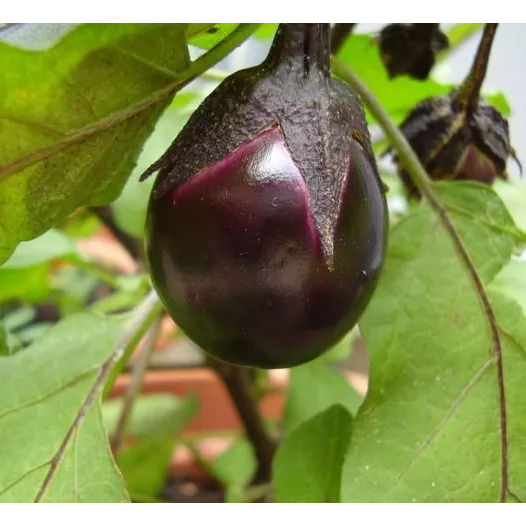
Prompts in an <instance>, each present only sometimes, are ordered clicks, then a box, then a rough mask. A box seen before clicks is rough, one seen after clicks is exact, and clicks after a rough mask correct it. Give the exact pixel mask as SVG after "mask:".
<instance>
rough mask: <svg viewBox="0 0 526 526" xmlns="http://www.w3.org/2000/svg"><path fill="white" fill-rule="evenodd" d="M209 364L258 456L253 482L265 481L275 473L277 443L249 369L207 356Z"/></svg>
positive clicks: (263, 482)
mask: <svg viewBox="0 0 526 526" xmlns="http://www.w3.org/2000/svg"><path fill="white" fill-rule="evenodd" d="M207 361H208V363H209V365H210V367H211V368H212V369H213V370H214V371H215V372H216V373H217V374H218V375H219V377H220V378H221V380H222V381H223V384H224V385H225V387H226V389H227V391H228V393H229V395H230V398H231V399H232V402H233V403H234V405H235V406H236V409H237V412H238V414H239V416H240V418H241V420H242V422H243V425H244V427H245V432H246V434H247V437H248V439H249V440H250V442H251V443H252V447H253V448H254V453H255V455H256V460H257V464H258V467H257V470H256V473H255V475H254V477H253V479H252V484H255V485H259V484H266V483H268V482H270V480H271V477H272V460H273V458H274V453H275V452H276V444H275V442H274V440H273V439H272V438H271V437H270V435H269V433H268V431H267V428H266V426H265V423H264V421H263V419H262V417H261V414H260V412H259V410H258V407H257V403H256V400H255V398H254V396H252V393H251V391H250V379H249V372H250V369H248V368H244V367H236V366H234V365H229V364H226V363H223V362H219V361H218V360H215V359H213V358H210V357H207Z"/></svg>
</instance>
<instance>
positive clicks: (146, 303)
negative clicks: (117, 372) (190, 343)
mask: <svg viewBox="0 0 526 526" xmlns="http://www.w3.org/2000/svg"><path fill="white" fill-rule="evenodd" d="M159 303H160V300H159V298H158V297H157V294H156V293H155V292H154V291H152V292H150V294H148V296H146V298H145V299H144V300H143V301H142V302H141V303H140V304H139V305H138V306H137V308H136V309H135V310H134V311H133V313H132V316H131V319H130V321H129V323H128V325H127V327H126V329H125V330H124V332H123V334H122V336H121V338H120V340H119V342H118V343H117V345H116V346H115V349H114V350H113V352H112V353H111V354H110V356H109V358H108V359H107V360H106V361H105V362H104V363H103V364H102V365H101V367H100V369H99V374H98V376H97V378H96V379H95V381H94V382H93V386H92V387H91V389H90V391H89V392H88V394H87V396H86V398H85V399H84V402H82V405H81V406H80V409H79V410H78V412H77V415H76V416H75V419H74V420H73V424H71V427H70V428H69V429H68V431H67V433H66V436H65V437H64V440H63V441H62V442H61V444H60V446H59V447H58V449H57V452H56V453H55V455H54V456H53V458H52V459H51V462H50V467H49V469H48V471H47V473H46V476H45V477H44V481H43V482H42V484H41V486H40V487H39V489H38V492H37V495H36V497H35V501H34V502H41V501H42V499H43V498H44V497H45V494H46V492H47V490H48V489H49V486H50V485H51V482H52V481H53V478H54V476H55V473H56V471H57V469H58V467H59V465H60V462H61V461H62V459H63V457H64V454H65V453H66V450H67V448H68V446H69V444H70V442H71V441H72V440H73V437H74V436H75V435H76V432H77V430H78V428H79V427H80V425H81V424H82V422H83V421H84V418H85V417H86V414H87V412H88V410H89V408H90V407H91V406H92V405H93V404H94V403H95V401H96V400H97V399H98V398H99V397H100V394H101V391H102V389H103V387H104V385H105V383H106V380H107V379H108V377H109V376H110V373H111V371H112V370H113V367H114V366H115V364H116V363H117V362H118V361H119V359H120V358H121V357H122V356H123V355H124V354H125V353H126V352H127V351H129V349H133V348H135V346H136V345H137V343H138V342H139V340H140V339H141V338H142V336H143V335H144V333H145V332H146V331H147V330H148V328H149V327H150V325H151V324H152V323H153V320H154V319H155V317H153V318H152V316H154V315H156V314H157V310H158V308H159Z"/></svg>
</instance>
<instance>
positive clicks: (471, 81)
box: [455, 24, 499, 109]
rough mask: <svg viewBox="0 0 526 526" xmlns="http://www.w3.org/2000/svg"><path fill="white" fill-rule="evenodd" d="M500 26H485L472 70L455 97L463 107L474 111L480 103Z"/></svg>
mask: <svg viewBox="0 0 526 526" xmlns="http://www.w3.org/2000/svg"><path fill="white" fill-rule="evenodd" d="M498 25H499V24H485V25H484V31H483V33H482V38H481V39H480V43H479V47H478V49H477V53H476V55H475V58H474V60H473V64H472V66H471V70H470V72H469V74H468V76H467V77H466V80H464V82H463V83H462V86H461V87H460V89H459V91H458V93H457V95H456V97H455V98H456V102H457V103H458V104H459V105H460V106H461V107H465V108H467V109H473V108H475V107H476V106H477V105H478V103H479V99H480V90H481V88H482V84H483V82H484V79H485V77H486V72H487V70H488V63H489V58H490V53H491V48H492V46H493V41H494V39H495V34H496V32H497V27H498Z"/></svg>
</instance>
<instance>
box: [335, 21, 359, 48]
mask: <svg viewBox="0 0 526 526" xmlns="http://www.w3.org/2000/svg"><path fill="white" fill-rule="evenodd" d="M355 25H356V24H334V27H333V28H332V30H331V53H332V54H333V55H337V54H338V51H340V49H341V47H342V46H343V43H344V42H345V40H346V39H347V37H348V36H349V35H350V34H351V32H352V30H353V29H354V26H355Z"/></svg>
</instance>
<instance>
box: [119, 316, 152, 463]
mask: <svg viewBox="0 0 526 526" xmlns="http://www.w3.org/2000/svg"><path fill="white" fill-rule="evenodd" d="M160 327H161V317H160V316H158V317H157V319H156V320H155V322H154V324H153V325H152V326H151V328H150V330H149V332H148V337H147V339H146V341H145V342H144V345H143V348H142V349H141V352H140V353H139V356H138V357H137V360H136V361H135V362H134V364H133V366H132V373H131V381H130V385H129V386H128V389H127V390H126V393H125V394H124V397H123V406H122V411H121V414H120V417H119V421H118V422H117V428H116V430H115V434H114V436H113V439H112V441H111V449H112V451H113V454H114V455H117V453H118V452H119V450H120V448H121V447H122V443H123V441H124V437H125V435H126V427H127V425H128V421H129V419H130V415H131V412H132V410H133V404H134V402H135V399H136V398H137V395H138V393H139V391H140V389H141V386H142V382H143V379H144V375H145V373H146V370H147V369H148V363H149V362H150V359H151V356H152V354H153V352H154V350H155V342H156V341H157V336H158V335H159V329H160Z"/></svg>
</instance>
